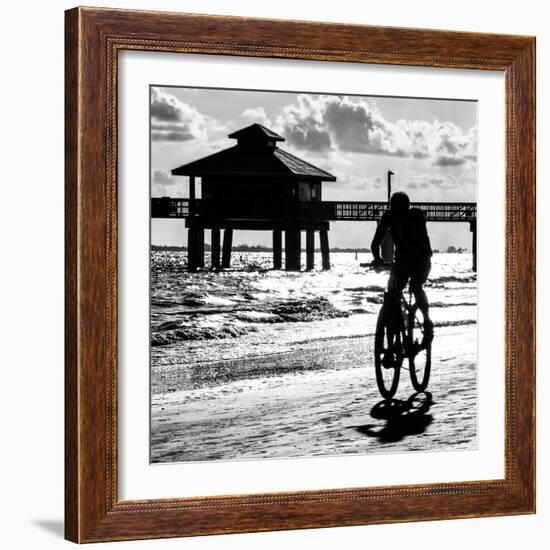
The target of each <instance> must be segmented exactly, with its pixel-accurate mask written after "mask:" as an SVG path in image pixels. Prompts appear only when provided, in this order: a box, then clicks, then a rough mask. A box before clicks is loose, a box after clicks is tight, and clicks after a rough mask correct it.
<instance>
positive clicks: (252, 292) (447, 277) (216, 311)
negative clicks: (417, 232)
mask: <svg viewBox="0 0 550 550" xmlns="http://www.w3.org/2000/svg"><path fill="white" fill-rule="evenodd" d="M185 260H186V254H185V253H184V252H158V251H154V252H152V255H151V269H152V279H151V280H152V288H151V344H152V346H151V350H152V351H151V367H152V369H153V373H155V371H157V370H160V371H166V370H170V369H171V368H173V367H178V370H181V369H182V368H185V365H189V366H192V365H193V366H194V367H195V369H194V371H195V372H196V371H197V369H196V366H197V365H203V366H204V368H202V369H200V372H201V373H202V374H201V375H200V376H193V377H190V378H189V379H188V380H187V381H186V382H187V383H188V384H189V388H195V387H199V386H212V385H216V384H217V383H222V382H223V383H225V382H227V381H228V380H231V369H229V370H228V371H227V372H226V373H225V374H224V375H223V376H220V374H219V369H218V370H216V371H214V372H215V373H216V374H212V375H209V370H208V368H207V366H208V365H209V364H213V363H220V362H228V361H229V362H233V361H235V360H238V359H242V358H250V357H261V358H262V362H261V363H262V365H264V367H263V368H265V364H266V363H269V362H270V358H272V363H273V365H274V366H276V363H277V355H278V354H281V353H286V352H291V351H293V350H296V349H299V348H300V347H301V346H304V345H305V344H308V345H309V344H310V343H312V342H316V341H318V342H319V345H320V346H322V345H323V341H331V340H335V339H341V338H357V337H364V336H368V335H371V334H374V329H375V323H376V317H377V315H378V311H379V309H380V305H381V303H382V296H383V292H384V288H385V286H386V283H387V278H388V273H387V272H383V273H375V272H374V271H372V270H371V269H370V268H365V267H361V266H360V263H362V262H363V263H366V262H370V260H371V255H370V254H366V253H365V254H361V253H360V254H358V257H357V258H356V255H355V254H354V253H333V254H331V262H332V269H331V270H330V271H321V270H320V269H318V270H315V271H312V272H306V271H302V272H300V273H288V272H285V271H275V270H272V269H271V265H272V255H271V254H270V253H267V252H266V253H238V252H237V253H234V254H233V258H232V269H231V270H227V271H223V272H217V273H215V272H209V271H204V272H199V273H188V272H187V271H186V270H185V265H186V264H185ZM315 260H316V265H317V266H320V265H321V258H320V254H318V255H317V257H316V258H315ZM471 264H472V258H471V255H470V254H435V255H434V256H433V258H432V271H431V273H430V277H429V280H428V283H427V284H426V287H425V288H426V292H427V294H428V299H429V301H430V304H431V316H432V319H433V320H434V322H435V327H436V334H437V327H449V326H459V325H473V324H475V323H476V318H477V281H476V275H475V273H473V272H472V271H471ZM304 267H305V266H303V268H304ZM153 378H154V377H153ZM182 389H183V388H182Z"/></svg>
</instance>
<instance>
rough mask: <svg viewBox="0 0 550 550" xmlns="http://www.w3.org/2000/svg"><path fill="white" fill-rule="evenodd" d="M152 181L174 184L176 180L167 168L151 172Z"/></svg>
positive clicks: (160, 183) (161, 183)
mask: <svg viewBox="0 0 550 550" xmlns="http://www.w3.org/2000/svg"><path fill="white" fill-rule="evenodd" d="M153 183H158V184H159V185H174V184H175V183H176V182H175V181H174V178H173V177H172V174H171V173H170V172H169V171H168V170H155V171H154V172H153Z"/></svg>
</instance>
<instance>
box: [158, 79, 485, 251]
mask: <svg viewBox="0 0 550 550" xmlns="http://www.w3.org/2000/svg"><path fill="white" fill-rule="evenodd" d="M253 122H259V123H261V124H264V125H265V126H267V127H268V128H271V129H273V130H275V131H276V132H278V133H279V134H281V135H282V136H283V137H285V138H286V141H284V142H283V143H281V144H279V145H280V146H281V148H283V149H286V150H287V151H289V152H291V153H293V154H294V155H297V156H298V157H300V158H303V159H304V160H306V161H308V162H310V163H312V164H315V165H316V166H319V167H320V168H323V169H325V170H327V171H329V172H330V173H332V174H334V175H335V176H336V178H337V180H336V182H325V183H323V199H324V200H385V199H386V174H387V171H388V170H391V171H392V172H394V174H395V175H394V176H393V178H392V188H393V190H403V191H406V192H407V193H408V194H409V196H410V198H411V200H412V201H475V200H476V195H477V103H475V102H471V101H456V100H438V99H416V98H397V97H370V96H345V95H322V94H314V93H305V92H304V93H296V92H288V93H287V92H284V93H282V92H264V91H243V90H220V89H216V90H210V89H198V88H175V87H152V88H151V194H152V196H153V197H159V196H171V197H187V196H188V187H187V178H186V177H181V176H180V177H177V176H176V177H172V176H171V174H170V170H171V169H172V168H175V167H176V166H179V165H181V164H185V163H188V162H191V161H193V160H196V159H199V158H201V157H203V156H206V155H208V154H211V153H213V152H215V151H219V150H220V149H224V148H227V147H230V146H232V145H234V144H235V141H234V140H230V139H228V138H227V134H229V133H231V132H233V131H235V130H238V129H240V128H242V127H244V126H247V125H249V124H252V123H253ZM199 196H200V195H199ZM184 227H185V226H184V223H183V221H176V220H153V221H152V241H153V244H171V245H182V244H186V238H185V230H184ZM374 229H375V224H374V223H372V222H331V231H330V235H329V236H330V242H331V245H332V246H340V247H348V246H349V247H356V246H357V247H361V246H367V247H368V246H369V244H370V240H371V238H372V235H373V232H374ZM428 230H429V232H430V236H431V239H432V245H433V247H434V248H446V247H447V246H448V245H449V244H453V245H455V246H463V247H467V248H470V246H471V237H470V233H469V228H468V225H467V224H456V225H455V224H445V223H437V224H435V223H432V224H429V227H428ZM270 238H271V236H270V234H269V233H268V232H260V231H258V232H251V231H237V232H236V234H235V242H237V243H241V242H248V243H251V244H266V245H269V244H271V243H270ZM206 240H207V242H208V240H209V235H208V234H207V235H206Z"/></svg>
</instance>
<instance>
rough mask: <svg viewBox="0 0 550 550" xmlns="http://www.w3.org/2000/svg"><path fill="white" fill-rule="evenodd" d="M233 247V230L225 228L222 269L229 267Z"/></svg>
mask: <svg viewBox="0 0 550 550" xmlns="http://www.w3.org/2000/svg"><path fill="white" fill-rule="evenodd" d="M232 246H233V229H232V228H231V227H226V228H225V229H224V232H223V249H222V269H227V268H229V267H231V248H232Z"/></svg>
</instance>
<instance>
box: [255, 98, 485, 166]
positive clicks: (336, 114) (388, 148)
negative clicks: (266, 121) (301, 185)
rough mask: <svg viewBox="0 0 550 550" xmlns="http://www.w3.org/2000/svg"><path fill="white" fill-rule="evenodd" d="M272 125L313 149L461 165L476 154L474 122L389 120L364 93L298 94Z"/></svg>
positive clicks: (295, 143)
mask: <svg viewBox="0 0 550 550" xmlns="http://www.w3.org/2000/svg"><path fill="white" fill-rule="evenodd" d="M249 111H253V110H249ZM254 111H256V110H254ZM250 114H252V113H250ZM257 114H258V115H261V114H262V113H260V112H257ZM263 114H264V115H265V113H263ZM275 127H276V128H277V130H278V131H280V132H281V133H282V135H284V136H285V137H286V138H287V141H288V143H289V144H290V145H292V146H293V147H295V148H296V149H301V150H307V151H311V152H313V153H326V152H329V151H340V152H345V153H346V152H347V153H369V154H376V155H387V156H396V157H404V158H415V159H427V161H428V163H431V164H432V165H434V166H440V167H444V166H461V165H463V164H466V163H467V162H468V161H475V160H476V158H477V133H476V131H475V128H472V129H471V130H469V131H468V132H464V131H463V130H462V129H461V128H460V127H459V126H457V125H455V124H453V123H451V122H440V121H437V120H435V121H433V122H429V121H421V120H398V121H397V122H390V121H388V120H387V119H386V118H385V117H384V116H383V115H382V113H381V112H380V111H379V110H378V109H377V107H376V106H375V105H373V104H372V103H370V102H369V101H368V100H366V99H364V98H350V97H347V96H312V95H309V94H300V95H299V96H298V97H297V99H296V101H295V102H294V103H292V104H290V105H287V106H286V107H284V108H283V112H282V114H281V115H280V116H279V117H278V118H277V120H276V124H275Z"/></svg>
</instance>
